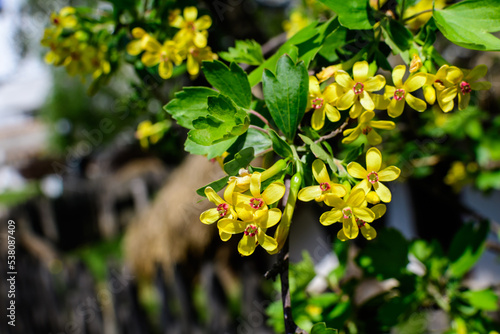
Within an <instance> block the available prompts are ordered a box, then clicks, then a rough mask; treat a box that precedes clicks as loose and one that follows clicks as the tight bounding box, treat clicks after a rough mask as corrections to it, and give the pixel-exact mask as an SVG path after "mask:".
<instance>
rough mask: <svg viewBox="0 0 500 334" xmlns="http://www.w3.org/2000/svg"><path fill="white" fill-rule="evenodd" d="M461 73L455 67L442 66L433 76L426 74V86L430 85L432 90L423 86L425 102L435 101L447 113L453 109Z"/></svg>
mask: <svg viewBox="0 0 500 334" xmlns="http://www.w3.org/2000/svg"><path fill="white" fill-rule="evenodd" d="M461 75H462V71H461V70H460V69H459V68H458V67H456V66H448V65H443V66H441V67H440V68H439V70H438V71H437V72H436V74H435V75H432V74H427V77H428V78H427V82H426V84H429V83H432V88H434V89H435V90H434V91H432V88H429V86H427V85H426V86H424V87H425V88H424V96H425V98H426V100H427V101H429V99H433V97H434V96H433V95H435V99H436V100H437V101H438V104H439V107H440V108H441V109H442V110H443V111H444V112H449V111H451V110H452V109H453V106H454V102H453V99H454V98H455V96H457V87H458V84H459V78H460V76H461Z"/></svg>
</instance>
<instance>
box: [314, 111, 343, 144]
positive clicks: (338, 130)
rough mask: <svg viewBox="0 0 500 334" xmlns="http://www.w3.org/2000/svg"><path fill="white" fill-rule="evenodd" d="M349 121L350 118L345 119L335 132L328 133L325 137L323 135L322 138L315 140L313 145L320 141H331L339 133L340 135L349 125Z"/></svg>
mask: <svg viewBox="0 0 500 334" xmlns="http://www.w3.org/2000/svg"><path fill="white" fill-rule="evenodd" d="M350 120H351V118H350V117H347V118H346V119H345V121H344V123H343V124H342V125H341V126H340V127H339V128H337V129H336V130H334V131H332V132H330V133H329V134H327V135H324V136H323V137H320V138H319V139H318V140H316V141H315V142H314V143H315V144H318V143H320V142H322V141H325V140H328V139H331V138H333V137H335V136H336V135H338V134H339V133H341V132H342V131H344V129H345V127H346V126H347V124H349V121H350Z"/></svg>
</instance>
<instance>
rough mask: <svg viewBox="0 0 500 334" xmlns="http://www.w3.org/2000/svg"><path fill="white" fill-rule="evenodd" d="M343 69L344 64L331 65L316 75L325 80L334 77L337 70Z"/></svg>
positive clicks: (320, 80)
mask: <svg viewBox="0 0 500 334" xmlns="http://www.w3.org/2000/svg"><path fill="white" fill-rule="evenodd" d="M341 69H342V64H337V65H331V66H328V67H325V68H323V69H322V70H321V72H319V73H318V74H316V77H317V78H318V80H319V82H323V81H326V80H328V79H330V78H331V77H333V76H334V75H335V73H337V71H338V70H341Z"/></svg>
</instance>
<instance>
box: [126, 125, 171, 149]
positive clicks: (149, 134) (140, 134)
mask: <svg viewBox="0 0 500 334" xmlns="http://www.w3.org/2000/svg"><path fill="white" fill-rule="evenodd" d="M169 127H170V124H169V122H167V121H164V122H158V123H156V124H152V123H151V121H149V120H146V121H142V122H141V123H139V125H138V126H137V131H136V132H135V137H136V138H137V139H139V141H140V143H141V146H142V147H143V148H147V147H148V146H149V141H148V138H149V140H150V141H151V144H155V143H157V142H158V141H159V140H160V139H161V137H162V135H163V133H164V132H165V131H166V130H167V129H168V128H169Z"/></svg>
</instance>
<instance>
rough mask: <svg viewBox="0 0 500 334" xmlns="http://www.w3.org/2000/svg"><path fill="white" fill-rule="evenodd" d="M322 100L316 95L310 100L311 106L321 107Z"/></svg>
mask: <svg viewBox="0 0 500 334" xmlns="http://www.w3.org/2000/svg"><path fill="white" fill-rule="evenodd" d="M323 103H324V100H323V99H322V98H321V97H317V98H315V99H314V100H313V101H312V107H313V108H314V109H320V108H321V107H323Z"/></svg>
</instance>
